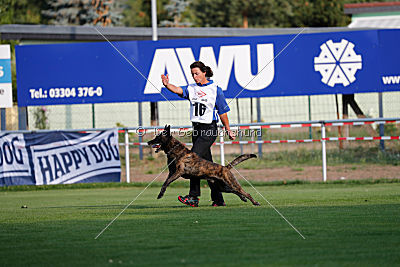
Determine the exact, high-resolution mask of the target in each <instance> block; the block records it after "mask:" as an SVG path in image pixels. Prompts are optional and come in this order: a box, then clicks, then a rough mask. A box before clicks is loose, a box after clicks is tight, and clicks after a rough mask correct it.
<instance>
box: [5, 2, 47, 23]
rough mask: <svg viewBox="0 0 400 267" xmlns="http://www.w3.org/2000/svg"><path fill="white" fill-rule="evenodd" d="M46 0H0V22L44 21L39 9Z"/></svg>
mask: <svg viewBox="0 0 400 267" xmlns="http://www.w3.org/2000/svg"><path fill="white" fill-rule="evenodd" d="M46 7H47V3H46V0H0V24H40V23H46V20H45V19H44V18H43V17H42V15H41V13H40V11H41V9H43V8H46Z"/></svg>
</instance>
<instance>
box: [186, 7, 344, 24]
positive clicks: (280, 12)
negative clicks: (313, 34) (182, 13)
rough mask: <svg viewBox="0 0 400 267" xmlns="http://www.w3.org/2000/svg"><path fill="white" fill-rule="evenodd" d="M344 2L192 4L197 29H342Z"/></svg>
mask: <svg viewBox="0 0 400 267" xmlns="http://www.w3.org/2000/svg"><path fill="white" fill-rule="evenodd" d="M343 3H344V1H343V0H336V1H327V0H296V1H283V0H253V1H246V0H232V1H229V2H226V1H224V0H193V2H192V4H191V8H192V9H193V12H194V14H195V25H196V26H200V27H207V26H209V27H245V28H246V27H328V26H344V25H346V23H347V22H348V17H347V16H346V15H344V13H343Z"/></svg>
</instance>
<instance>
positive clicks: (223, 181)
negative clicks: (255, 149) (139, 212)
mask: <svg viewBox="0 0 400 267" xmlns="http://www.w3.org/2000/svg"><path fill="white" fill-rule="evenodd" d="M148 144H149V145H153V148H157V149H156V151H155V152H156V153H157V152H159V151H160V150H163V151H164V152H165V153H166V154H167V158H168V164H170V165H169V174H168V178H167V179H166V180H165V182H164V184H163V186H162V188H161V191H160V194H159V195H158V197H157V198H158V199H160V198H162V196H163V195H164V193H165V190H166V189H167V186H168V185H169V184H171V183H172V182H173V181H175V180H176V179H178V178H179V177H183V178H186V179H188V178H189V177H191V176H196V177H199V178H200V179H208V180H211V181H214V182H216V183H218V185H219V189H220V190H221V192H227V193H234V194H236V195H237V196H239V198H240V199H241V200H243V201H244V202H246V201H247V199H249V200H250V201H251V202H252V203H253V204H254V205H256V206H259V205H260V203H258V202H257V201H255V200H254V199H253V198H252V197H251V195H250V194H249V193H246V192H245V191H244V190H243V188H242V187H241V185H240V184H239V182H238V180H236V178H235V176H234V175H233V174H232V172H231V171H230V169H231V168H232V167H233V166H235V165H237V164H239V163H240V162H242V161H244V160H247V159H249V158H256V157H257V156H256V155H254V154H244V155H241V156H239V157H237V158H236V159H234V160H233V161H232V162H231V163H229V164H228V165H227V166H222V165H219V164H216V163H213V162H210V161H208V160H205V159H202V158H200V157H199V156H198V155H197V154H196V153H195V152H192V151H190V150H189V149H188V148H187V147H186V146H185V145H184V144H182V143H181V142H179V141H178V140H177V139H175V138H174V137H173V136H171V132H170V126H169V125H168V126H167V125H166V126H165V128H164V131H162V132H161V133H160V134H158V135H157V136H156V137H155V138H154V139H153V140H151V141H149V142H148ZM172 161H174V162H173V163H171V162H172ZM246 198H247V199H246Z"/></svg>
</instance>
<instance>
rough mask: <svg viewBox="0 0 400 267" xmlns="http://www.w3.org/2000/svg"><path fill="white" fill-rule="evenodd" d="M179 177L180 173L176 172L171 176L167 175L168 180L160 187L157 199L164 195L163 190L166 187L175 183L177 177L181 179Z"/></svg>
mask: <svg viewBox="0 0 400 267" xmlns="http://www.w3.org/2000/svg"><path fill="white" fill-rule="evenodd" d="M181 175H182V172H180V171H176V172H175V173H173V174H169V175H168V178H167V179H166V180H165V182H164V184H163V185H162V187H161V190H160V193H159V194H158V197H157V199H160V198H162V197H163V195H164V193H165V190H167V187H168V186H169V185H170V184H171V183H172V182H173V181H175V180H176V179H178V178H179V177H181Z"/></svg>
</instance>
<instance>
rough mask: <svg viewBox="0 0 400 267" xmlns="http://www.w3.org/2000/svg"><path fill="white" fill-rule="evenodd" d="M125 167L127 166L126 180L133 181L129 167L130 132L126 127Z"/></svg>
mask: <svg viewBox="0 0 400 267" xmlns="http://www.w3.org/2000/svg"><path fill="white" fill-rule="evenodd" d="M125 168H126V182H127V183H130V182H131V176H130V168H129V133H128V129H125Z"/></svg>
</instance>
